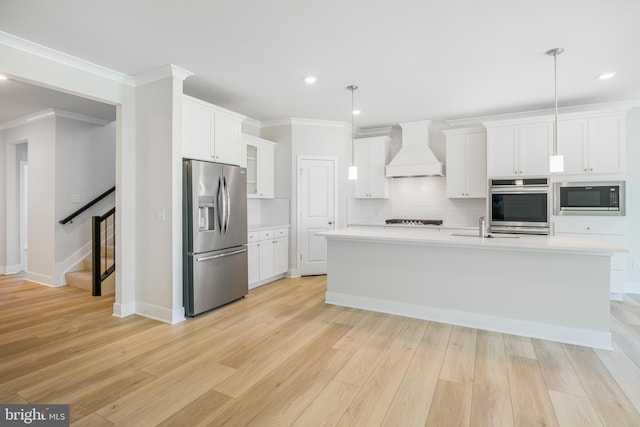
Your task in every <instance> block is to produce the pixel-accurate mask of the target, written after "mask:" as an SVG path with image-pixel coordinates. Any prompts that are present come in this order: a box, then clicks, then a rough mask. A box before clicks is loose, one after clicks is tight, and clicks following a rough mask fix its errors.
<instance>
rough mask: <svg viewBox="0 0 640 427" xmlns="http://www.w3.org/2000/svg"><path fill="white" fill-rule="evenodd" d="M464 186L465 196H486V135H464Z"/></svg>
mask: <svg viewBox="0 0 640 427" xmlns="http://www.w3.org/2000/svg"><path fill="white" fill-rule="evenodd" d="M465 146H466V150H465V158H466V161H465V171H466V174H465V175H466V176H465V183H466V184H465V186H466V196H467V197H486V196H487V136H486V134H485V133H471V134H469V135H467V136H466V144H465ZM447 169H448V167H447Z"/></svg>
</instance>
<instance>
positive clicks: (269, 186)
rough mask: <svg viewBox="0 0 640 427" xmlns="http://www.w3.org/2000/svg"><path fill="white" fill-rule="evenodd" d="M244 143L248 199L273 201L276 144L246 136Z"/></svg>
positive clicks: (243, 136) (243, 137)
mask: <svg viewBox="0 0 640 427" xmlns="http://www.w3.org/2000/svg"><path fill="white" fill-rule="evenodd" d="M242 142H243V144H244V145H245V147H246V148H245V150H243V151H246V163H247V165H246V166H247V197H249V198H258V199H273V197H274V194H275V191H274V190H275V188H274V182H275V166H274V162H275V146H276V143H275V142H273V141H268V140H266V139H262V138H258V137H256V136H252V135H246V134H243V135H242Z"/></svg>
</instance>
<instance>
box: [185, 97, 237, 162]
mask: <svg viewBox="0 0 640 427" xmlns="http://www.w3.org/2000/svg"><path fill="white" fill-rule="evenodd" d="M244 118H245V116H242V115H240V114H237V113H234V112H232V111H229V110H225V109H223V108H221V107H217V106H215V105H213V104H209V103H207V102H204V101H201V100H199V99H196V98H193V97H190V96H187V95H183V115H182V121H183V122H182V156H183V157H185V158H188V159H198V160H206V161H210V162H218V163H227V164H231V165H240V164H241V161H240V154H241V146H240V135H241V126H242V120H244Z"/></svg>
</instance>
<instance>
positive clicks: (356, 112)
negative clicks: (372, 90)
mask: <svg viewBox="0 0 640 427" xmlns="http://www.w3.org/2000/svg"><path fill="white" fill-rule="evenodd" d="M352 113H353V115H354V116H359V115H360V113H361V111H360V110H353V112H352Z"/></svg>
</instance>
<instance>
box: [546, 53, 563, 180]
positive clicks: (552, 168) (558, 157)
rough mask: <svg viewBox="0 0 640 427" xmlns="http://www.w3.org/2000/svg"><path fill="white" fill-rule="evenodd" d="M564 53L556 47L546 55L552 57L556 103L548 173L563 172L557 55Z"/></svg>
mask: <svg viewBox="0 0 640 427" xmlns="http://www.w3.org/2000/svg"><path fill="white" fill-rule="evenodd" d="M562 52H564V49H563V48H561V47H557V48H555V49H551V50H548V51H547V52H546V54H547V55H549V56H553V93H554V98H555V102H556V106H555V116H554V122H553V153H552V154H551V157H550V158H549V172H551V173H556V172H564V157H563V155H562V154H558V65H557V60H558V55H560V54H561V53H562Z"/></svg>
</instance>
